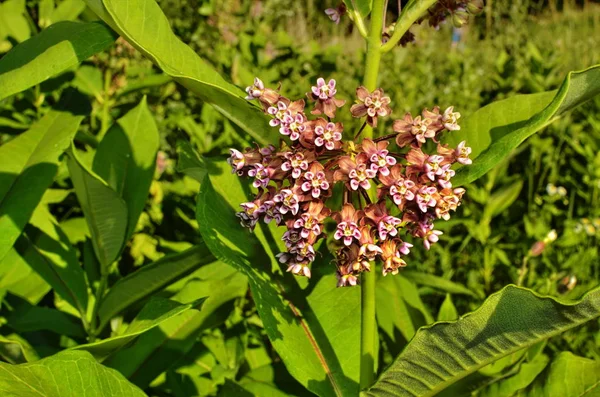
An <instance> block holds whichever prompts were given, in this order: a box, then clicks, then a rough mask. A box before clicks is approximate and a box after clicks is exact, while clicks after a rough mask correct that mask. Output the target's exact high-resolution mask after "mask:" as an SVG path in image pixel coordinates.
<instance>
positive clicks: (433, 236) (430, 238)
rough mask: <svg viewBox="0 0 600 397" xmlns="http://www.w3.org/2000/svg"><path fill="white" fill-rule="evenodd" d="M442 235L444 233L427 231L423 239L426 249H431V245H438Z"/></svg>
mask: <svg viewBox="0 0 600 397" xmlns="http://www.w3.org/2000/svg"><path fill="white" fill-rule="evenodd" d="M431 227H433V225H431ZM442 234H444V233H443V232H441V231H439V230H433V229H430V230H427V232H426V234H425V236H424V237H423V245H424V246H425V249H430V248H431V244H433V243H437V242H438V241H439V239H440V238H439V236H440V235H442Z"/></svg>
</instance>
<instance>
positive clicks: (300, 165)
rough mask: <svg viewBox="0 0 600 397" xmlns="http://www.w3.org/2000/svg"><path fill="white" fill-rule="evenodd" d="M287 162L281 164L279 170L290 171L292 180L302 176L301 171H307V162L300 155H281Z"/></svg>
mask: <svg viewBox="0 0 600 397" xmlns="http://www.w3.org/2000/svg"><path fill="white" fill-rule="evenodd" d="M283 157H285V159H286V160H287V161H286V162H284V163H283V164H281V169H282V170H284V171H289V170H292V178H294V179H298V178H299V177H300V175H301V174H302V171H306V170H307V169H308V161H307V160H306V158H305V157H304V154H302V153H292V152H287V153H285V154H284V155H283Z"/></svg>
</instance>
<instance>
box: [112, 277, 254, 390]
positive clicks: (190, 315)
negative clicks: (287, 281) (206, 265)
mask: <svg viewBox="0 0 600 397" xmlns="http://www.w3.org/2000/svg"><path fill="white" fill-rule="evenodd" d="M246 292H247V281H246V277H244V276H243V275H241V274H239V273H237V274H234V275H232V276H230V277H228V278H226V279H223V280H210V281H199V280H192V281H190V282H189V283H188V284H187V285H186V286H185V288H183V289H182V290H181V291H180V292H179V293H178V294H177V295H176V296H174V297H173V299H174V300H176V301H179V302H182V303H184V302H190V301H196V300H198V299H202V298H205V297H208V298H207V299H206V301H205V302H204V303H203V305H202V310H200V311H198V310H195V309H190V310H188V311H186V312H185V313H182V314H181V315H179V316H177V317H174V318H172V319H169V320H167V321H165V322H163V323H162V324H160V325H159V326H158V327H157V328H155V329H153V330H150V331H149V332H147V333H145V334H144V335H142V336H141V337H140V338H139V339H138V340H137V341H135V343H134V344H133V345H132V346H131V347H128V348H126V349H123V350H121V351H119V352H117V353H116V354H114V355H112V356H110V357H109V358H108V359H107V360H106V361H105V364H106V365H108V366H110V367H112V368H115V369H118V370H119V372H121V373H122V374H124V375H125V376H126V377H127V378H129V379H130V380H131V381H132V382H134V383H135V384H137V385H139V386H140V387H146V386H147V385H148V384H149V383H150V382H151V381H152V380H154V378H156V377H157V376H158V375H160V374H161V373H162V372H164V371H165V370H167V369H168V368H169V367H170V366H171V365H173V363H174V362H176V361H177V360H178V359H180V358H182V357H183V356H185V354H186V353H187V352H188V351H189V350H190V349H191V348H192V347H193V346H194V344H195V343H196V341H197V340H198V336H199V335H200V334H201V333H202V331H204V330H206V329H208V328H210V327H215V326H218V325H220V324H221V323H222V322H223V321H225V319H226V318H227V317H228V316H229V314H230V311H231V307H229V306H228V307H225V309H227V310H225V312H224V313H220V310H219V309H220V308H221V307H222V306H223V305H224V304H226V303H228V302H230V301H232V300H233V299H235V298H238V297H240V296H243V295H245V294H246Z"/></svg>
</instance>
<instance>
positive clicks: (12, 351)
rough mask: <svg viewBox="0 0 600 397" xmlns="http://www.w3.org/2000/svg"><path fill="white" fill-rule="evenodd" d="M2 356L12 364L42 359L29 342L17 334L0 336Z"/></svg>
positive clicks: (0, 352)
mask: <svg viewBox="0 0 600 397" xmlns="http://www.w3.org/2000/svg"><path fill="white" fill-rule="evenodd" d="M0 357H2V358H3V359H4V360H5V361H6V362H9V363H10V364H23V363H27V362H33V361H37V360H39V359H40V357H39V355H38V354H37V352H36V351H35V349H34V348H33V347H31V345H30V344H29V342H27V341H26V340H25V339H23V338H22V337H21V336H19V335H17V334H11V335H7V336H0Z"/></svg>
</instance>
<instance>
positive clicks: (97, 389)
mask: <svg viewBox="0 0 600 397" xmlns="http://www.w3.org/2000/svg"><path fill="white" fill-rule="evenodd" d="M0 390H2V391H3V396H5V397H35V396H38V397H39V396H44V397H91V396H111V397H145V396H146V394H144V392H142V391H141V390H140V389H138V388H137V387H135V386H134V385H132V384H131V383H129V382H128V381H127V379H125V378H124V377H123V375H121V374H120V373H118V372H117V371H115V370H113V369H110V368H106V367H104V366H102V365H101V364H98V363H97V362H96V360H94V358H93V357H92V355H91V354H90V353H88V352H82V351H63V352H61V353H58V354H56V355H54V356H50V357H47V358H44V359H42V360H40V361H36V362H34V363H31V364H20V365H10V364H6V363H0Z"/></svg>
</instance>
